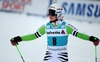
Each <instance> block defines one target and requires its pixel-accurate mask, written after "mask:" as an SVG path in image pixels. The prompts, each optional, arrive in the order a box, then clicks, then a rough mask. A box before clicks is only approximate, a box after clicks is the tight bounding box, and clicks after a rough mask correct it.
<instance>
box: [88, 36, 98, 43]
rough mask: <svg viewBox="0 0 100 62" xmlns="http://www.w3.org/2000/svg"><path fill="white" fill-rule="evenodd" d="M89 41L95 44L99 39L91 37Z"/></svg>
mask: <svg viewBox="0 0 100 62" xmlns="http://www.w3.org/2000/svg"><path fill="white" fill-rule="evenodd" d="M89 40H90V41H92V42H95V41H98V40H99V39H98V38H97V37H94V36H90V38H89Z"/></svg>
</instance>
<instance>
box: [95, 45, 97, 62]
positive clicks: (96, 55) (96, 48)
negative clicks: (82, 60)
mask: <svg viewBox="0 0 100 62" xmlns="http://www.w3.org/2000/svg"><path fill="white" fill-rule="evenodd" d="M95 62H97V46H95Z"/></svg>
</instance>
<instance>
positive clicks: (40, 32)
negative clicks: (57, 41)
mask: <svg viewBox="0 0 100 62" xmlns="http://www.w3.org/2000/svg"><path fill="white" fill-rule="evenodd" d="M44 34H45V26H44V25H43V26H42V27H41V28H39V29H38V31H37V32H36V33H34V34H29V35H25V36H21V38H22V41H30V40H34V39H37V38H39V37H41V36H42V35H44Z"/></svg>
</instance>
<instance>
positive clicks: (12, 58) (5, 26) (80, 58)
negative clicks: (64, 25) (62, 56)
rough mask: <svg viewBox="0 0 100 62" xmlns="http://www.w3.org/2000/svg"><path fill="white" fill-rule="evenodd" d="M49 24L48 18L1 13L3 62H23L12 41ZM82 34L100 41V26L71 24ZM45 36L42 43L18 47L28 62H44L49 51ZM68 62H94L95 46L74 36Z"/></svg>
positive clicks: (0, 50)
mask: <svg viewBox="0 0 100 62" xmlns="http://www.w3.org/2000/svg"><path fill="white" fill-rule="evenodd" d="M48 21H49V19H48V18H42V17H36V16H27V15H25V14H10V13H0V62H22V59H21V58H20V55H19V53H18V51H17V49H16V47H15V46H12V45H11V43H10V39H11V38H12V37H15V36H18V35H20V36H22V35H27V34H31V33H34V32H36V31H37V29H38V28H39V27H41V26H42V25H43V24H45V23H47V22H48ZM66 22H68V23H70V24H72V25H73V26H75V27H76V28H77V29H78V30H79V31H80V32H83V33H86V34H88V35H93V36H96V37H98V38H100V25H99V24H97V23H92V24H89V23H87V22H79V21H75V20H74V21H71V20H67V19H66ZM46 46H47V43H46V35H44V36H42V37H41V38H39V39H36V40H32V41H26V42H21V43H19V46H18V47H19V49H20V51H21V53H22V55H23V57H24V59H25V62H42V60H43V57H44V55H45V51H46ZM67 47H68V52H69V62H95V54H94V53H95V51H94V46H93V44H92V42H89V41H85V40H82V39H79V38H76V37H73V36H72V35H70V36H69V42H68V46H67ZM97 48H98V49H97V52H98V53H97V54H98V55H97V56H98V62H100V53H99V52H100V45H99V46H98V47H97Z"/></svg>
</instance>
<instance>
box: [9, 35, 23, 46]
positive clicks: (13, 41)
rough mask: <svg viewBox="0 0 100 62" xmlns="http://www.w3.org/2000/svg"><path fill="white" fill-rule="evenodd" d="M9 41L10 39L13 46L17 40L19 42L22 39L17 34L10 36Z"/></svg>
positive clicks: (16, 43)
mask: <svg viewBox="0 0 100 62" xmlns="http://www.w3.org/2000/svg"><path fill="white" fill-rule="evenodd" d="M10 41H11V44H12V45H13V46H15V45H18V42H21V41H22V39H21V37H20V36H17V37H14V38H12V39H11V40H10Z"/></svg>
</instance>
